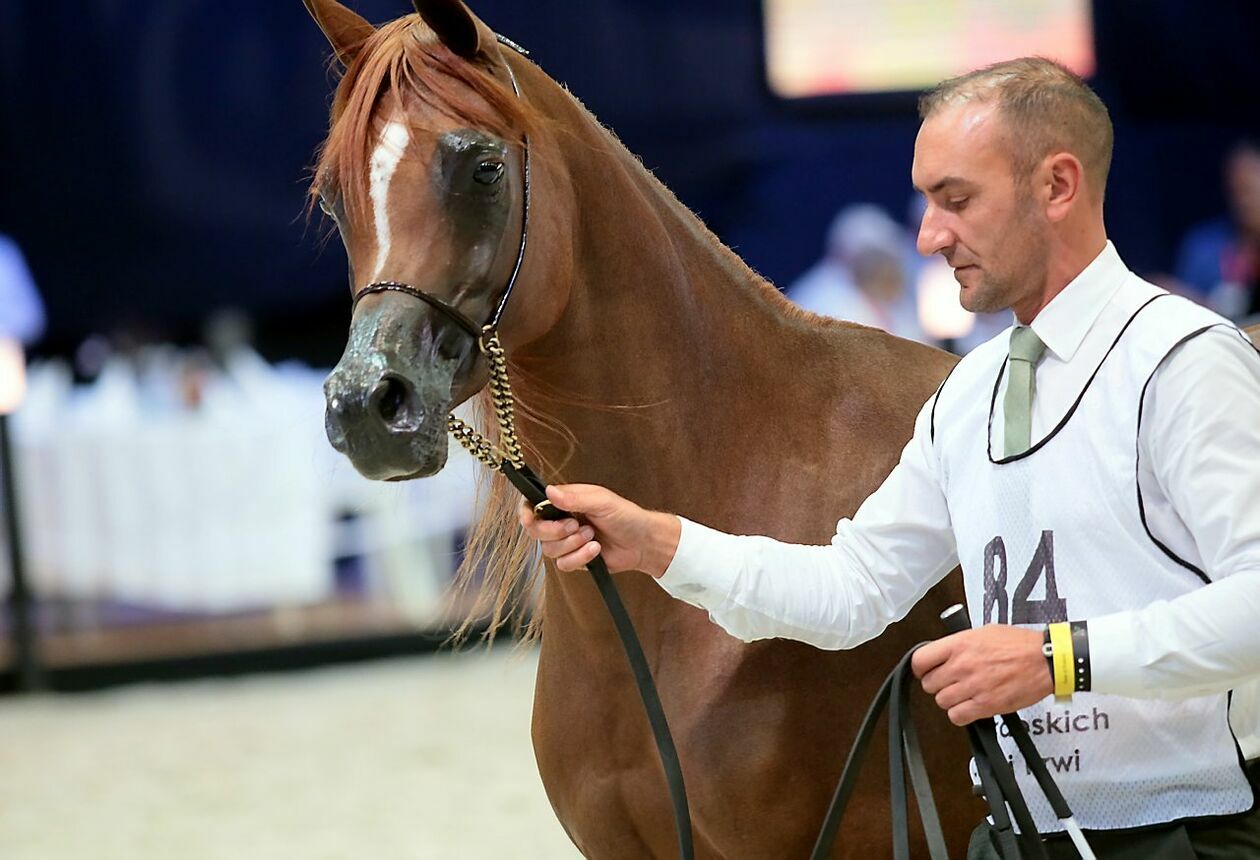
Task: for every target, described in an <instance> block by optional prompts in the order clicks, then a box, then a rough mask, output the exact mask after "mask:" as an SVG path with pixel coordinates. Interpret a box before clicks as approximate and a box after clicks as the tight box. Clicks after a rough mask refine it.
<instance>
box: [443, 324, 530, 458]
mask: <svg viewBox="0 0 1260 860" xmlns="http://www.w3.org/2000/svg"><path fill="white" fill-rule="evenodd" d="M480 346H481V352H482V354H484V355H485V356H486V361H487V363H488V364H489V366H490V404H491V406H492V407H493V408H494V417H495V420H496V421H497V422H498V425H499V445H498V447H497V448H496V447H495V446H494V445H493V444H492V443H491V442H490V440H489V439H487V438H486V437H485V436H483V435H482V434H481V433H479V432H478V431H477V430H475V429H474V428H473V427H471V426H470V425H469V424H468V423H467V422H465V421H462V420H460V419H459V418H456V417H455V416H454V415H448V416H447V417H446V429H447V430H448V431H450V433H451V434H452V435H453V436H454V437H455V441H456V442H458V443H459V444H460V445H462V446H463V447H464V448H465V449H466V450H467V451H468V453H470V454H472V455H473V456H474V457H475V458H477V460H478V461H480V462H481V463H483V464H484V465H486V466H488V467H489V468H491V469H498V468H499V461H500V460H507V461H508V462H510V463H511V464H512V465H513V466H516V467H517V468H520V467H522V466H523V465H524V463H525V457H524V455H523V454H522V453H521V443H520V441H519V440H518V439H517V438H516V408H515V399H514V398H513V396H512V383H511V382H509V381H508V374H507V352H506V351H505V350H504V349H503V346H502V344H500V343H499V335H498V333H497V332H496V331H495V330H494V327H493V326H486V327H485V328H484V329H482V331H481V341H480Z"/></svg>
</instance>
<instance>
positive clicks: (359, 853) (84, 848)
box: [0, 648, 579, 860]
mask: <svg viewBox="0 0 1260 860" xmlns="http://www.w3.org/2000/svg"><path fill="white" fill-rule="evenodd" d="M535 666H536V657H535V655H534V654H533V652H530V651H526V652H524V653H523V654H522V653H520V652H516V653H512V652H510V651H509V649H507V648H501V649H498V650H496V651H495V652H494V653H492V654H485V653H475V654H462V655H454V656H452V655H442V656H436V657H419V658H406V659H395V660H389V661H384V662H377V663H369V664H362V665H357V666H349V667H335V668H327V669H318V670H312V671H306V672H300V673H288V674H276V675H262V676H254V677H249V678H242V679H230V680H213V681H194V682H186V683H180V684H166V685H152V686H136V687H129V688H122V689H116V690H109V691H105V692H100V693H91V694H75V695H57V696H53V695H44V696H37V697H28V698H8V699H0V857H3V858H5V860H49V858H52V860H60V858H76V860H77V858H93V860H96V858H110V860H112V858H127V860H149V858H153V860H157V858H161V860H167V858H179V859H180V860H218V858H224V860H226V858H232V860H241V858H302V860H341V858H355V860H359V858H385V860H388V859H389V858H454V857H459V858H465V857H467V858H482V857H512V858H521V860H525V858H548V860H551V858H558V860H566V858H576V857H578V856H579V855H578V853H577V851H576V850H575V849H574V848H573V847H572V845H571V844H570V843H569V841H568V838H567V837H566V836H565V835H564V832H563V831H562V830H561V828H560V825H559V824H558V823H557V822H556V820H555V817H554V815H553V814H552V812H551V807H550V806H549V805H548V803H547V799H546V796H545V795H544V793H543V789H542V784H541V782H540V781H539V778H538V774H537V771H536V770H535V767H534V760H533V752H532V750H531V748H530V743H529V711H530V702H531V697H532V695H533V680H534V669H535Z"/></svg>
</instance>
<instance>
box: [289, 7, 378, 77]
mask: <svg viewBox="0 0 1260 860" xmlns="http://www.w3.org/2000/svg"><path fill="white" fill-rule="evenodd" d="M302 2H303V3H305V4H306V11H308V12H310V13H311V17H312V18H314V19H315V23H316V24H318V25H319V29H321V30H323V31H324V35H325V36H326V37H327V38H328V42H329V43H330V44H331V45H332V48H333V52H334V53H336V55H337V59H338V60H340V61H341V64H342V65H343V66H348V65H350V63H351V61H352V60H354V57H355V55H356V54H358V53H359V49H360V48H362V47H363V43H364V42H366V41H367V40H368V37H369V36H371V35H372V34H373V33H374V32H376V28H375V27H373V26H372V25H371V24H370V23H368V21H367V20H366V19H364V18H362V17H361V16H359V15H357V14H355V13H354V12H351V11H350V10H349V9H347V8H346V7H345V6H342V5H341V4H340V3H338V2H337V0H302Z"/></svg>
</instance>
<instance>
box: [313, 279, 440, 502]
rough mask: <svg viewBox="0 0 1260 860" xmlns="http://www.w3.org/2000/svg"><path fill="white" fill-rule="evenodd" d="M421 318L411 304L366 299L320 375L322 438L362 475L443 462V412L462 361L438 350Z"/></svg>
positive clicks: (383, 475) (423, 469) (424, 470)
mask: <svg viewBox="0 0 1260 860" xmlns="http://www.w3.org/2000/svg"><path fill="white" fill-rule="evenodd" d="M427 316H428V315H427V314H424V313H418V308H417V307H416V306H414V305H406V304H404V305H402V306H398V305H396V304H395V303H394V302H391V301H382V302H378V303H376V305H375V306H373V307H372V308H368V307H366V303H365V306H364V307H363V308H362V309H361V310H360V311H358V312H356V314H355V318H354V320H353V321H352V322H351V327H350V337H349V339H348V340H347V342H346V350H345V353H344V354H343V355H342V356H341V360H340V361H339V362H338V363H337V366H336V367H335V368H334V369H333V372H332V373H331V374H329V376H328V379H327V380H325V381H324V399H325V412H324V429H325V432H326V433H327V435H328V441H329V442H330V443H331V444H332V446H333V448H335V449H337V450H338V451H340V452H341V453H342V454H345V455H346V457H348V458H349V459H350V462H351V463H352V464H354V467H355V469H357V470H358V471H359V473H360V474H362V475H363V476H364V477H366V478H370V479H372V480H378V481H388V480H403V479H407V478H420V477H427V476H429V475H433V474H435V473H437V472H438V471H440V470H441V469H442V467H443V466H444V465H446V455H447V440H446V417H447V415H448V414H449V412H450V408H451V405H452V402H451V388H452V385H453V383H454V381H455V376H456V372H457V369H458V367H459V366H460V364H461V363H462V362H461V360H460V357H458V356H457V357H445V356H443V355H442V352H441V350H440V349H438V348H437V341H438V339H439V338H438V337H437V336H436V335H438V334H439V333H438V332H434V331H432V329H431V328H430V326H429V325H428V324H427V323H428V320H427Z"/></svg>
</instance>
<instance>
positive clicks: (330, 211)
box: [319, 194, 337, 218]
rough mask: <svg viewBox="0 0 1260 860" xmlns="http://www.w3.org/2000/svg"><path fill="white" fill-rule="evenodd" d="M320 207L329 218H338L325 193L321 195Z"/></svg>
mask: <svg viewBox="0 0 1260 860" xmlns="http://www.w3.org/2000/svg"><path fill="white" fill-rule="evenodd" d="M319 208H320V209H321V210H322V211H323V213H324V214H325V215H327V216H328V217H329V218H336V217H337V213H335V212H333V208H332V207H331V206H329V205H328V201H327V200H325V199H324V195H322V194H321V195H319Z"/></svg>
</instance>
